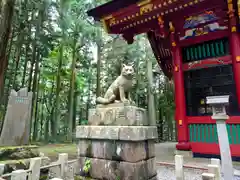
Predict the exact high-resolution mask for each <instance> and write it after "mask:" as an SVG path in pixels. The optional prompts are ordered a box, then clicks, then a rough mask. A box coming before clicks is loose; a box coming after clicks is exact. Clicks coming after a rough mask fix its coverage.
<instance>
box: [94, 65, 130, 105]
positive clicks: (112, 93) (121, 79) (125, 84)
mask: <svg viewBox="0 0 240 180" xmlns="http://www.w3.org/2000/svg"><path fill="white" fill-rule="evenodd" d="M133 75H134V69H133V65H125V64H123V65H122V71H121V74H120V76H118V77H117V79H116V80H115V81H114V82H113V83H112V84H111V86H110V87H109V88H108V90H107V92H106V93H105V96H104V97H97V99H96V103H98V104H104V105H107V104H111V103H114V102H123V103H127V104H130V103H134V102H133V101H132V99H131V97H130V90H131V88H132V86H133ZM126 96H127V98H126Z"/></svg>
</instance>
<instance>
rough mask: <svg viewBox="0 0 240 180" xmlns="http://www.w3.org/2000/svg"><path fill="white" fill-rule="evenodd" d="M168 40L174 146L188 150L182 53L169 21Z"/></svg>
mask: <svg viewBox="0 0 240 180" xmlns="http://www.w3.org/2000/svg"><path fill="white" fill-rule="evenodd" d="M170 31H171V35H170V38H171V39H170V40H171V45H172V57H173V65H174V69H173V78H174V88H175V105H176V109H175V120H176V123H177V129H178V144H177V145H176V148H177V149H178V150H190V143H189V135H188V124H187V122H186V102H185V92H184V77H183V70H182V55H181V49H180V47H179V46H178V45H177V43H176V41H175V32H174V27H173V26H172V24H171V23H170Z"/></svg>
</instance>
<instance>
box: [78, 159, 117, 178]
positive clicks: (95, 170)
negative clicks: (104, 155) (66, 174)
mask: <svg viewBox="0 0 240 180" xmlns="http://www.w3.org/2000/svg"><path fill="white" fill-rule="evenodd" d="M86 159H90V161H91V168H90V176H91V178H96V179H109V180H116V179H117V177H118V176H119V175H118V174H119V173H118V171H119V170H118V169H119V162H118V161H111V160H105V159H97V158H84V157H80V158H79V163H80V169H82V168H83V167H84V164H85V161H86Z"/></svg>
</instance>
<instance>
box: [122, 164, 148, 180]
mask: <svg viewBox="0 0 240 180" xmlns="http://www.w3.org/2000/svg"><path fill="white" fill-rule="evenodd" d="M119 169H120V179H121V180H146V179H148V177H147V176H148V173H147V166H146V161H140V162H137V163H130V162H120V167H119Z"/></svg>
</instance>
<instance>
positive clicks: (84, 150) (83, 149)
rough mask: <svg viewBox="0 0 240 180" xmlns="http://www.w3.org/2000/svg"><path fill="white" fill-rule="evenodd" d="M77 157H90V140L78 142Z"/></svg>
mask: <svg viewBox="0 0 240 180" xmlns="http://www.w3.org/2000/svg"><path fill="white" fill-rule="evenodd" d="M77 148H78V156H86V157H90V156H91V155H92V142H91V140H86V139H82V140H79V142H78V146H77Z"/></svg>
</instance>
